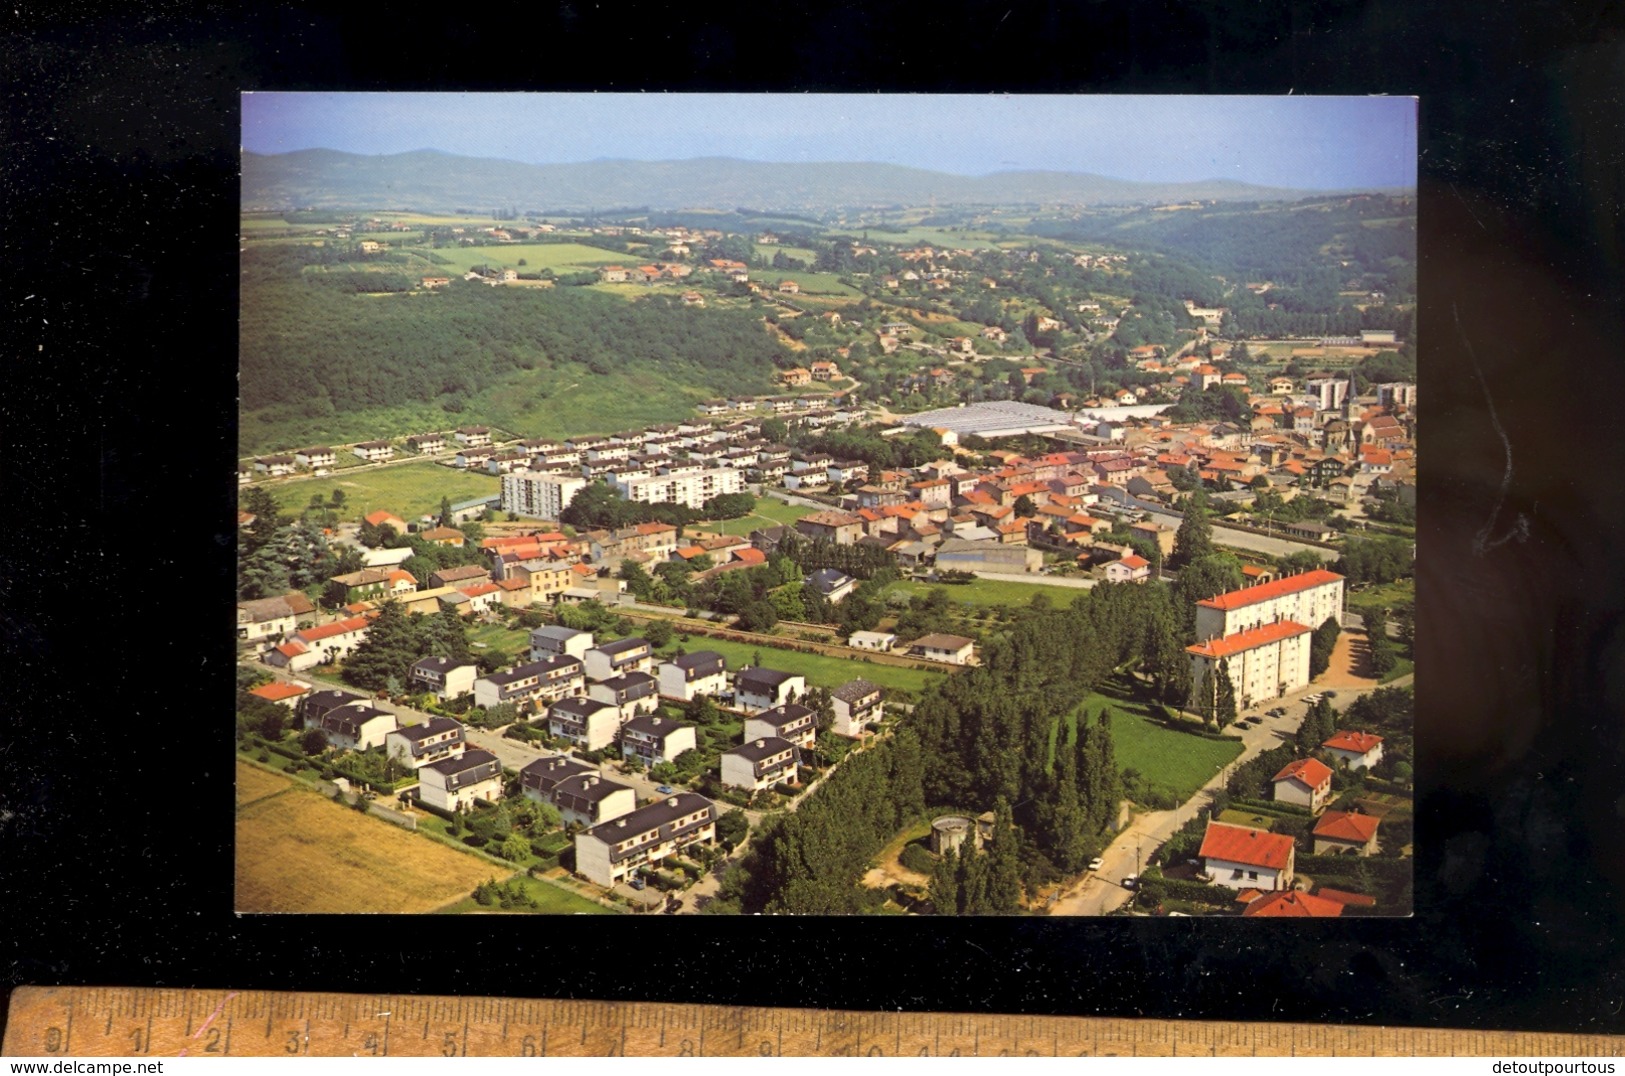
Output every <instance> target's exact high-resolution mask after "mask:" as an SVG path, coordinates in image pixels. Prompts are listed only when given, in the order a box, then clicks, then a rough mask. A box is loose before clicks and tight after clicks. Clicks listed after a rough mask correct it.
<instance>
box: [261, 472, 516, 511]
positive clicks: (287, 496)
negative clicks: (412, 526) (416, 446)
mask: <svg viewBox="0 0 1625 1076" xmlns="http://www.w3.org/2000/svg"><path fill="white" fill-rule="evenodd" d="M335 489H342V490H343V491H344V510H343V511H342V512H341V513H340V517H341V518H342V519H345V520H350V521H355V520H359V519H360V518H361V517H362V516H364V515H366V514H367V513H368V512H373V511H376V510H378V509H380V508H383V509H387V510H389V511H391V512H394V513H395V514H396V515H398V516H400V517H401V518H402V519H408V520H411V519H416V518H417V517H418V516H420V515H422V514H423V513H425V512H432V511H438V510H439V508H440V499H441V498H442V497H449V498H450V499H451V502H452V503H453V504H456V503H457V502H458V501H467V500H473V499H474V498H475V497H489V496H492V495H493V494H495V493H498V492H500V491H501V489H502V484H501V480H500V479H498V478H497V477H496V476H495V475H490V474H483V473H478V474H470V473H468V472H467V471H459V470H454V469H452V468H450V467H443V466H441V465H440V464H438V463H429V462H423V463H407V464H402V465H401V466H398V467H380V468H377V469H374V470H368V471H347V472H341V473H338V474H330V475H327V476H325V477H322V478H298V479H293V480H290V481H286V482H278V483H276V484H274V485H272V486H271V487H270V490H271V496H272V497H274V498H275V499H276V502H277V504H278V506H280V507H282V508H284V509H286V510H288V511H291V512H294V513H296V514H297V513H298V512H299V511H300V510H301V509H303V508H304V507H305V506H306V505H308V504H309V503H310V498H311V495H312V494H315V493H320V494H322V496H323V497H324V498H328V497H331V496H332V494H333V491H334V490H335Z"/></svg>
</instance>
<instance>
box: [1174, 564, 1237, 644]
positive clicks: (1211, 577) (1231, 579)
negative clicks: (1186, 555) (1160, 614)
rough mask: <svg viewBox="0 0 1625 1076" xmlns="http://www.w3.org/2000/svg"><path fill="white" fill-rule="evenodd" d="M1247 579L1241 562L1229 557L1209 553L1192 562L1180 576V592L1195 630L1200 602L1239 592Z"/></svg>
mask: <svg viewBox="0 0 1625 1076" xmlns="http://www.w3.org/2000/svg"><path fill="white" fill-rule="evenodd" d="M1245 579H1246V576H1244V575H1242V574H1241V561H1239V560H1237V559H1236V558H1235V557H1234V556H1233V555H1232V554H1230V553H1209V554H1207V555H1206V556H1204V557H1201V558H1199V559H1197V560H1194V561H1191V562H1189V563H1188V564H1187V565H1186V567H1185V568H1184V569H1183V570H1182V571H1181V572H1180V573H1179V583H1178V591H1179V597H1180V600H1181V601H1183V602H1184V603H1185V609H1186V612H1187V614H1188V618H1189V619H1190V622H1191V624H1192V625H1193V626H1194V623H1195V619H1194V618H1195V611H1196V603H1197V602H1199V601H1205V600H1206V599H1208V598H1211V597H1213V596H1214V595H1216V594H1225V593H1228V592H1229V591H1232V590H1239V589H1240V588H1241V586H1242V584H1243V582H1244V581H1245Z"/></svg>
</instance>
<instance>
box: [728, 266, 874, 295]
mask: <svg viewBox="0 0 1625 1076" xmlns="http://www.w3.org/2000/svg"><path fill="white" fill-rule="evenodd" d="M751 279H752V280H755V281H757V282H759V283H760V284H761V285H762V287H764V288H767V289H768V290H770V291H773V292H774V293H775V294H777V290H776V289H777V288H778V286H779V282H780V281H781V280H794V281H795V282H796V283H797V284H799V285H801V290H802V292H803V293H804V294H809V295H843V296H844V295H850V296H851V297H852V298H854V299H857V298H862V296H863V293H862V292H861V291H859V290H858V289H857V288H852V287H848V286H847V285H845V284H842V283H841V281H840V278H839V277H838V276H836V275H835V274H834V273H810V272H809V273H803V272H794V273H788V272H784V271H782V270H779V269H773V270H769V271H763V272H752V273H751ZM786 298H788V299H790V300H792V301H793V300H794V299H795V296H794V295H789V296H786Z"/></svg>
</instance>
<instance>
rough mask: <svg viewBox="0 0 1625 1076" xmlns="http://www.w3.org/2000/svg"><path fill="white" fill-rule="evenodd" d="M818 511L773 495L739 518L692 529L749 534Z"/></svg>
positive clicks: (763, 498) (760, 500)
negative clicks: (780, 499) (788, 502)
mask: <svg viewBox="0 0 1625 1076" xmlns="http://www.w3.org/2000/svg"><path fill="white" fill-rule="evenodd" d="M816 511H818V509H816V508H808V507H806V506H804V505H799V504H785V503H784V502H783V501H779V500H774V499H773V498H771V497H761V498H758V499H757V501H756V511H754V512H752V513H751V514H750V515H748V516H741V517H740V518H738V519H725V520H721V521H720V522H716V523H696V524H694V525H693V527H691V528H689V529H690V530H702V531H716V532H717V533H719V534H749V533H750V532H751V531H754V530H761V529H762V528H764V527H777V526H780V525H783V526H788V525H790V524H791V523H794V522H795V521H796V520H798V519H800V518H802V517H803V516H810V515H812V514H813V513H814V512H816Z"/></svg>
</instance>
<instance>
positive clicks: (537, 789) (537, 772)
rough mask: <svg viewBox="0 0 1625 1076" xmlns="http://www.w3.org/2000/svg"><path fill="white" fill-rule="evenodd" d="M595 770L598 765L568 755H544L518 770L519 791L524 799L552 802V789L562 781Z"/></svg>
mask: <svg viewBox="0 0 1625 1076" xmlns="http://www.w3.org/2000/svg"><path fill="white" fill-rule="evenodd" d="M597 772H598V767H596V766H593V765H591V764H590V763H586V762H583V761H581V760H580V759H578V758H571V757H570V756H569V755H544V756H542V757H541V758H539V759H537V760H536V761H535V762H531V763H529V764H527V765H526V766H525V767H524V768H523V769H522V770H520V771H519V791H520V794H521V795H523V796H524V797H525V798H526V799H531V800H536V801H537V802H538V803H552V802H553V790H554V789H555V788H557V787H558V786H559V784H560V783H561V782H562V781H564V780H565V779H567V778H570V777H579V776H581V775H582V774H588V773H597Z"/></svg>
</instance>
